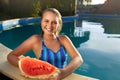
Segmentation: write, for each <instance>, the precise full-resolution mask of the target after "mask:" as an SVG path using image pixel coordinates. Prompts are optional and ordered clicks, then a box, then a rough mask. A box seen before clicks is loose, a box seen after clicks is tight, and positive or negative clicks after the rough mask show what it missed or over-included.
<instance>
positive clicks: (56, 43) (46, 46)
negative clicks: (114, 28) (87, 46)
mask: <svg viewBox="0 0 120 80" xmlns="http://www.w3.org/2000/svg"><path fill="white" fill-rule="evenodd" d="M61 27H62V19H61V14H60V13H59V11H58V10H56V9H55V8H48V9H46V10H44V11H43V14H42V16H41V28H42V34H41V35H33V36H31V37H30V38H28V39H27V40H25V41H24V42H23V43H22V44H21V45H20V46H18V47H17V48H16V49H15V50H13V51H12V52H11V53H10V54H9V55H8V57H7V59H8V61H9V62H10V63H11V64H13V65H15V66H18V61H19V58H18V57H19V56H20V55H22V54H24V53H25V52H27V51H29V50H33V51H34V53H35V55H36V58H37V59H40V60H44V61H47V62H49V63H51V64H52V65H54V66H56V67H57V68H59V72H58V73H57V75H55V76H51V77H49V80H52V79H53V80H60V79H63V78H65V77H66V76H68V75H70V74H71V73H72V72H73V71H74V70H75V69H76V68H78V67H79V66H80V65H81V64H82V62H83V60H82V57H81V55H80V53H79V52H78V51H77V49H76V48H75V47H74V45H73V44H72V42H71V40H70V39H69V38H68V37H67V36H65V35H59V32H60V30H61ZM66 51H67V53H69V55H70V56H71V61H70V63H69V64H67V63H66V60H67V53H66ZM45 80H48V79H45Z"/></svg>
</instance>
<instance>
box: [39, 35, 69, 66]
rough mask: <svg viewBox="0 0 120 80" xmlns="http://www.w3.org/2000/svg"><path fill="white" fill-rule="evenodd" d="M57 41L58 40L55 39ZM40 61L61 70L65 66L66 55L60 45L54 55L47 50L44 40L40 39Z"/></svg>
mask: <svg viewBox="0 0 120 80" xmlns="http://www.w3.org/2000/svg"><path fill="white" fill-rule="evenodd" d="M57 40H58V41H59V39H58V38H57ZM39 59H40V60H43V61H46V62H48V63H50V64H52V65H54V66H56V67H57V68H63V67H65V66H66V65H67V53H66V51H65V49H64V47H63V46H62V45H61V44H60V48H59V50H58V51H57V52H56V53H55V52H53V51H52V50H51V49H49V48H47V47H46V45H45V44H44V38H43V37H42V51H41V54H40V58H39Z"/></svg>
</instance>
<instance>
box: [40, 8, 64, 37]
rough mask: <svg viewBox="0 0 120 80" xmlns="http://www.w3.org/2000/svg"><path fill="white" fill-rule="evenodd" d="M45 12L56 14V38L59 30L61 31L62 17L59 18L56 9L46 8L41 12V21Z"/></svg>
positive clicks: (59, 15)
mask: <svg viewBox="0 0 120 80" xmlns="http://www.w3.org/2000/svg"><path fill="white" fill-rule="evenodd" d="M46 12H52V13H54V14H56V16H57V17H58V19H59V26H58V29H57V31H56V36H58V35H59V33H60V31H61V29H62V16H61V14H60V12H59V11H58V10H57V9H55V8H47V9H45V10H44V11H43V12H42V16H41V20H42V19H43V16H44V13H46ZM42 34H43V32H42Z"/></svg>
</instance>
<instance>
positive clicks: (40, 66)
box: [19, 57, 58, 78]
mask: <svg viewBox="0 0 120 80" xmlns="http://www.w3.org/2000/svg"><path fill="white" fill-rule="evenodd" d="M19 69H20V71H21V72H22V73H23V74H24V75H26V76H27V77H30V78H40V77H42V76H43V77H45V76H47V77H48V76H50V75H53V74H55V73H56V72H57V71H58V69H57V68H56V67H55V66H53V65H51V64H49V63H48V62H45V61H42V60H38V59H36V58H30V57H24V58H22V59H20V60H19Z"/></svg>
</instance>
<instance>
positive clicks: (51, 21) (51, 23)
mask: <svg viewBox="0 0 120 80" xmlns="http://www.w3.org/2000/svg"><path fill="white" fill-rule="evenodd" d="M58 26H59V18H58V17H57V16H56V14H55V13H53V12H50V11H48V12H45V13H44V14H43V18H42V20H41V27H42V30H43V32H44V34H49V35H52V34H56V31H57V28H58Z"/></svg>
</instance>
